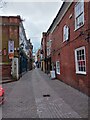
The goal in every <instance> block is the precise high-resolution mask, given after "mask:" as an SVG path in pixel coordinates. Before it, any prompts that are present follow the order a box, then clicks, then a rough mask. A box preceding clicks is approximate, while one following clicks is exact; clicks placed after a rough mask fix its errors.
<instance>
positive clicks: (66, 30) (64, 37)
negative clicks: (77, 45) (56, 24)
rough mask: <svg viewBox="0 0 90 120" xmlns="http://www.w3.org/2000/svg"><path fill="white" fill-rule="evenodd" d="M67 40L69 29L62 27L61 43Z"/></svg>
mask: <svg viewBox="0 0 90 120" xmlns="http://www.w3.org/2000/svg"><path fill="white" fill-rule="evenodd" d="M67 40H69V27H68V26H67V25H64V27H63V42H65V41H67Z"/></svg>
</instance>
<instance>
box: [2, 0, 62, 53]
mask: <svg viewBox="0 0 90 120" xmlns="http://www.w3.org/2000/svg"><path fill="white" fill-rule="evenodd" d="M4 1H5V0H4ZM8 1H9V2H8ZM18 1H19V2H16V0H13V2H11V1H10V0H7V2H8V3H7V5H6V6H5V7H4V8H3V9H0V15H8V16H10V15H13V16H14V15H20V16H21V18H22V19H24V20H25V21H24V22H23V24H24V28H25V32H26V36H27V38H28V39H29V38H30V39H31V42H32V44H33V46H34V51H36V50H37V49H38V48H40V41H41V37H42V32H46V31H47V30H48V28H49V26H50V25H51V23H52V21H53V19H54V18H55V16H56V14H57V12H58V10H59V9H60V6H61V1H60V0H59V1H58V0H57V1H54V0H53V2H52V1H48V2H47V0H44V1H43V0H42V2H41V1H40V0H33V2H32V1H29V0H24V1H26V2H23V1H21V0H18ZM20 1H21V2H20ZM28 1H29V2H28ZM36 1H37V2H36ZM45 1H46V2H45Z"/></svg>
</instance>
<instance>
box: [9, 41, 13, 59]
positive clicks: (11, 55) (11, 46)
mask: <svg viewBox="0 0 90 120" xmlns="http://www.w3.org/2000/svg"><path fill="white" fill-rule="evenodd" d="M8 55H9V59H12V58H14V41H12V40H9V41H8Z"/></svg>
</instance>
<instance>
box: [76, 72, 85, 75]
mask: <svg viewBox="0 0 90 120" xmlns="http://www.w3.org/2000/svg"><path fill="white" fill-rule="evenodd" d="M76 74H82V75H86V72H76Z"/></svg>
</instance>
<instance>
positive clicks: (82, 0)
mask: <svg viewBox="0 0 90 120" xmlns="http://www.w3.org/2000/svg"><path fill="white" fill-rule="evenodd" d="M80 2H83V12H81V13H80V14H79V15H78V16H76V7H77V5H78V4H79V3H80ZM74 14H75V30H77V29H79V28H80V27H82V26H83V25H84V0H78V2H77V3H76V5H75V7H74ZM81 15H83V21H82V22H83V23H82V24H81V25H77V18H80V16H81ZM79 24H80V23H79Z"/></svg>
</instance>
